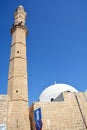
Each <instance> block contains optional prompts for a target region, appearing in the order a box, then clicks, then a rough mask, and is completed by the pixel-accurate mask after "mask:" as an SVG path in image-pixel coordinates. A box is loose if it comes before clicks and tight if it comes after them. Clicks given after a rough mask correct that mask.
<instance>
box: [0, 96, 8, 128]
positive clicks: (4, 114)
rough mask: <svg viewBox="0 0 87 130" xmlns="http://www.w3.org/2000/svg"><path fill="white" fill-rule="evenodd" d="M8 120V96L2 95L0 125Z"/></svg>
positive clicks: (0, 99)
mask: <svg viewBox="0 0 87 130" xmlns="http://www.w3.org/2000/svg"><path fill="white" fill-rule="evenodd" d="M6 122H7V96H6V95H0V126H1V125H3V124H6Z"/></svg>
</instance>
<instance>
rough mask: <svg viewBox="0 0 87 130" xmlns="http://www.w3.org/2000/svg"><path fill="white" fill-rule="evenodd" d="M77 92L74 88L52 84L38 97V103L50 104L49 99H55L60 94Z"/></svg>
mask: <svg viewBox="0 0 87 130" xmlns="http://www.w3.org/2000/svg"><path fill="white" fill-rule="evenodd" d="M65 91H69V92H78V91H77V90H76V89H75V88H74V87H72V86H70V85H67V84H54V85H51V86H49V87H47V88H46V89H45V90H44V91H43V92H42V93H41V95H40V97H39V100H40V102H50V101H51V99H52V98H53V99H55V98H57V97H58V96H59V95H60V94H61V93H62V92H65Z"/></svg>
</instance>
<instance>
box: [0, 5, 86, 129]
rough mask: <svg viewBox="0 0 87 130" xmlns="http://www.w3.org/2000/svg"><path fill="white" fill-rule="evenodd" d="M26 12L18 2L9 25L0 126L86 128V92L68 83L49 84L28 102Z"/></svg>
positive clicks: (3, 127) (0, 100)
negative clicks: (5, 89) (5, 79)
mask: <svg viewBox="0 0 87 130" xmlns="http://www.w3.org/2000/svg"><path fill="white" fill-rule="evenodd" d="M25 22H26V12H25V10H24V8H23V6H19V7H18V8H17V9H16V10H15V13H14V24H13V26H12V27H11V35H12V43H11V53H10V62H9V73H8V91H7V95H0V130H87V92H78V90H76V89H75V88H74V87H72V86H70V85H67V84H56V83H55V84H54V85H51V86H48V87H47V88H46V89H45V90H44V91H43V92H42V93H41V94H40V97H39V100H38V101H37V102H34V103H33V104H32V105H31V106H30V107H29V106H28V102H29V101H28V81H27V78H28V77H27V59H26V36H27V35H28V29H27V27H26V24H25Z"/></svg>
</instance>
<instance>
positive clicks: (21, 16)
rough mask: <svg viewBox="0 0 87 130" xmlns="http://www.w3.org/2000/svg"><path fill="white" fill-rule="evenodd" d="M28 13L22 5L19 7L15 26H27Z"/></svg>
mask: <svg viewBox="0 0 87 130" xmlns="http://www.w3.org/2000/svg"><path fill="white" fill-rule="evenodd" d="M25 20H26V12H25V10H24V7H23V6H22V5H20V6H18V8H17V9H16V10H15V13H14V25H18V24H21V25H25Z"/></svg>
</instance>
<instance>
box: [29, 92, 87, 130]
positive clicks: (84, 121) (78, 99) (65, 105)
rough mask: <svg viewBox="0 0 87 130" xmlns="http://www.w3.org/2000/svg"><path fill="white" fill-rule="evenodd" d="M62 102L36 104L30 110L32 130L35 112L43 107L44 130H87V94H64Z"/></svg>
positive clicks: (33, 129)
mask: <svg viewBox="0 0 87 130" xmlns="http://www.w3.org/2000/svg"><path fill="white" fill-rule="evenodd" d="M63 96H64V101H62V102H35V103H34V104H33V105H32V107H31V108H30V120H31V127H32V130H35V122H34V114H33V113H34V110H35V109H37V108H39V107H41V111H42V122H43V130H87V93H70V92H65V93H63Z"/></svg>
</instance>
